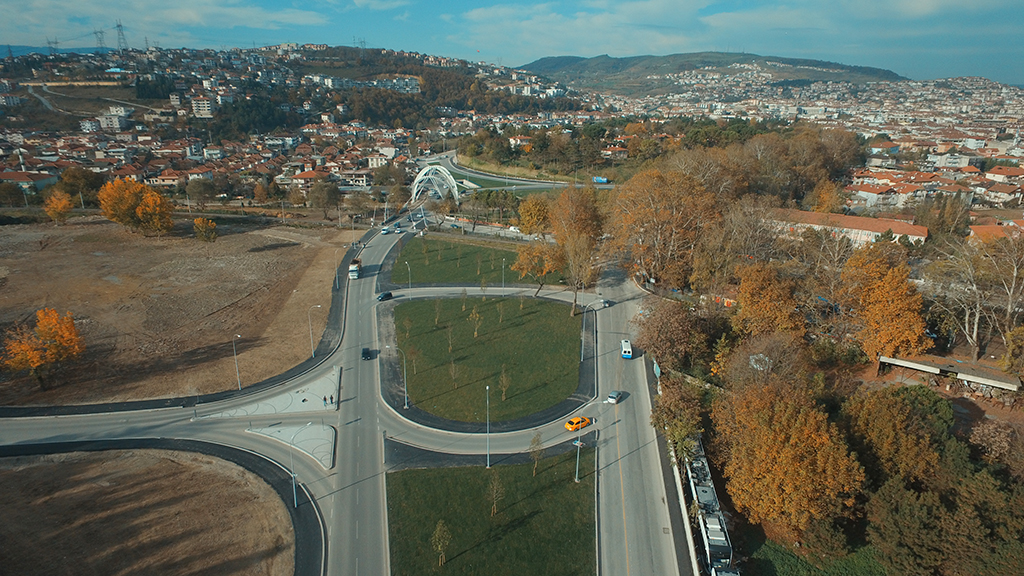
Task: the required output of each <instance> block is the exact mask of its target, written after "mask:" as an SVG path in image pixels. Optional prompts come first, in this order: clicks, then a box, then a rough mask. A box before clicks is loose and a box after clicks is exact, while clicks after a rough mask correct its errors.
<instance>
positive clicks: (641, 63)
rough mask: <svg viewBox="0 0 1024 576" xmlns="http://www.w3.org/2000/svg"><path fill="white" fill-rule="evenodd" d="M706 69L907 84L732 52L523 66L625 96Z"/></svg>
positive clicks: (879, 72)
mask: <svg viewBox="0 0 1024 576" xmlns="http://www.w3.org/2000/svg"><path fill="white" fill-rule="evenodd" d="M705 67H708V68H710V70H709V72H719V73H721V74H723V75H734V74H739V73H744V72H752V71H755V72H763V73H768V74H771V79H772V80H773V81H780V82H781V81H793V80H797V81H801V80H805V81H806V80H809V81H819V80H821V81H833V82H844V81H845V82H853V83H855V84H860V83H864V82H879V81H894V80H905V78H903V77H902V76H900V75H899V74H896V73H895V72H892V71H890V70H883V69H881V68H870V67H867V66H848V65H846V64H838V63H835V62H825V61H822V60H803V59H796V58H776V57H774V56H759V55H757V54H741V53H731V52H694V53H690V54H670V55H668V56H633V57H629V58H613V57H611V56H608V55H602V56H595V57H593V58H580V57H578V56H553V57H547V58H541V59H540V60H537V61H535V62H531V63H529V64H526V65H524V66H522V67H521V68H522V69H523V70H528V71H530V72H533V73H535V74H540V75H542V76H546V77H548V78H550V79H552V80H557V81H560V82H564V83H566V84H570V85H572V87H574V88H577V89H592V90H601V91H610V92H615V93H619V94H623V95H627V96H635V95H642V94H651V93H657V92H663V91H665V89H666V88H667V87H668V86H670V85H672V84H673V83H674V78H672V77H671V76H669V75H675V74H682V73H684V72H686V71H688V70H697V69H700V68H705Z"/></svg>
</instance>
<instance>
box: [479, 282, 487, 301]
mask: <svg viewBox="0 0 1024 576" xmlns="http://www.w3.org/2000/svg"><path fill="white" fill-rule="evenodd" d="M480 301H481V302H486V301H487V276H481V277H480Z"/></svg>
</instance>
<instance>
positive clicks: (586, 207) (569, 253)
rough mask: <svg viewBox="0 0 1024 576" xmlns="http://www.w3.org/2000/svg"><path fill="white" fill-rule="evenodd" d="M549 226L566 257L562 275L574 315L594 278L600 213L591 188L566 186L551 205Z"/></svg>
mask: <svg viewBox="0 0 1024 576" xmlns="http://www.w3.org/2000/svg"><path fill="white" fill-rule="evenodd" d="M551 228H552V230H553V232H554V233H555V241H556V242H558V245H559V246H560V247H561V248H562V254H563V257H564V258H565V268H564V273H563V277H564V278H565V281H566V283H567V284H568V285H569V286H570V287H571V288H572V291H573V292H572V294H573V296H572V307H571V308H570V309H569V315H570V316H573V315H575V314H576V303H577V300H578V297H579V292H580V290H582V289H583V288H585V287H586V285H587V284H588V283H589V282H590V281H591V280H592V279H593V277H594V272H595V268H594V250H595V248H596V246H597V239H598V238H599V237H600V236H601V215H600V214H599V213H598V210H597V202H596V197H595V194H594V189H593V188H575V187H573V188H566V189H565V190H564V191H563V192H562V193H561V194H559V195H558V199H557V200H556V201H555V202H554V204H553V205H552V210H551Z"/></svg>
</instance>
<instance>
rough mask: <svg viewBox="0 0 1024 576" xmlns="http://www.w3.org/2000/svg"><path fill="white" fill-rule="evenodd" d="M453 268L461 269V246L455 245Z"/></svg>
mask: <svg viewBox="0 0 1024 576" xmlns="http://www.w3.org/2000/svg"><path fill="white" fill-rule="evenodd" d="M455 267H456V268H462V244H456V245H455Z"/></svg>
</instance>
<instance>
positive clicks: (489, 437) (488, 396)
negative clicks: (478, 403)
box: [487, 386, 491, 468]
mask: <svg viewBox="0 0 1024 576" xmlns="http://www.w3.org/2000/svg"><path fill="white" fill-rule="evenodd" d="M487 467H488V468H490V467H491V387H490V386H488V387H487Z"/></svg>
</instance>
